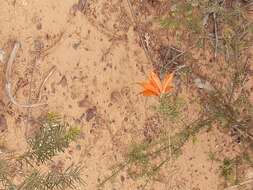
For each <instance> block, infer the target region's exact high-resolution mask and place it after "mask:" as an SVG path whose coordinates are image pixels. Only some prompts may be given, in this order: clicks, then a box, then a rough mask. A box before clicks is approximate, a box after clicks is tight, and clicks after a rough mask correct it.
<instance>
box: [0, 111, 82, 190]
mask: <svg viewBox="0 0 253 190" xmlns="http://www.w3.org/2000/svg"><path fill="white" fill-rule="evenodd" d="M79 134H80V130H79V129H78V128H72V127H68V126H67V124H63V123H61V120H60V117H59V116H58V115H57V114H54V113H49V114H48V115H47V116H46V117H45V118H43V119H42V121H41V126H40V128H39V129H38V131H36V132H35V134H34V136H33V137H31V138H30V139H29V140H28V144H29V145H30V150H29V151H27V152H26V153H24V154H23V155H21V156H18V157H11V158H9V159H8V160H7V159H0V187H1V185H2V186H3V187H5V189H8V190H56V189H57V190H59V189H62V190H65V189H66V188H71V189H76V186H77V184H80V185H83V184H84V182H83V180H82V179H81V170H82V166H81V165H80V164H77V165H71V166H70V167H68V168H67V169H65V170H63V171H62V170H60V169H59V170H50V171H49V172H45V173H42V172H41V171H39V169H37V167H36V165H35V164H34V163H36V164H37V165H40V164H42V163H45V162H46V161H48V160H51V159H52V158H53V156H56V155H58V154H59V153H61V152H64V150H65V149H66V148H67V147H68V146H69V144H70V143H71V142H72V141H73V140H75V139H76V138H77V137H78V135H79ZM16 162H18V163H21V167H19V166H18V165H16V164H14V163H16ZM23 162H25V163H27V164H28V166H32V171H30V169H31V168H30V167H26V170H25V172H28V173H30V174H28V175H27V173H25V174H24V175H22V176H20V177H21V179H22V181H23V182H22V183H21V184H14V183H13V182H12V181H13V179H12V176H16V175H19V174H18V173H16V172H14V173H15V174H14V173H11V171H12V170H11V169H12V168H13V169H14V168H15V170H13V171H16V169H17V168H18V169H19V170H20V171H21V173H22V172H23V169H24V168H23V167H22V166H23ZM23 173H24V172H23ZM13 174H14V175H13Z"/></svg>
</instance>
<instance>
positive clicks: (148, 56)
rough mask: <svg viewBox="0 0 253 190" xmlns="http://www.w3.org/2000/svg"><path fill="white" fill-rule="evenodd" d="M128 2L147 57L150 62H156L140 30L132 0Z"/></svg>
mask: <svg viewBox="0 0 253 190" xmlns="http://www.w3.org/2000/svg"><path fill="white" fill-rule="evenodd" d="M127 4H128V7H129V9H130V12H131V15H132V18H133V20H134V25H135V26H136V28H137V34H138V37H139V39H140V41H141V46H142V48H143V49H144V52H145V54H146V57H147V58H148V60H149V62H150V63H151V64H154V60H153V59H152V57H151V55H150V52H149V51H148V49H147V47H146V46H145V43H144V40H143V38H142V35H141V34H140V31H139V28H138V22H137V18H136V14H135V12H134V9H133V6H132V3H131V2H130V0H127Z"/></svg>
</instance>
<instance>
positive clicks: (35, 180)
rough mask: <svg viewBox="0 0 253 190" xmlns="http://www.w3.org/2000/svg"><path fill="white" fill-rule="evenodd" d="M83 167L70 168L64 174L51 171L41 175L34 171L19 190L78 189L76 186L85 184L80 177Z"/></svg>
mask: <svg viewBox="0 0 253 190" xmlns="http://www.w3.org/2000/svg"><path fill="white" fill-rule="evenodd" d="M81 170H82V167H81V166H80V165H77V166H73V165H72V166H70V167H69V168H67V169H66V170H64V171H63V172H59V171H50V172H48V173H46V174H41V172H39V171H38V170H34V171H33V172H32V173H31V174H30V175H28V176H26V178H25V180H24V181H23V183H22V184H21V185H20V186H19V188H18V189H19V190H54V189H57V190H58V189H62V190H65V189H66V188H71V189H76V184H84V182H83V180H82V179H81V177H80V173H81Z"/></svg>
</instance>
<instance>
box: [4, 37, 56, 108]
mask: <svg viewBox="0 0 253 190" xmlns="http://www.w3.org/2000/svg"><path fill="white" fill-rule="evenodd" d="M20 46H21V45H20V43H19V42H16V43H15V45H14V48H13V50H12V52H11V55H10V58H9V60H8V62H7V68H6V73H5V78H6V84H5V88H6V92H7V95H8V97H9V99H10V101H11V102H12V103H13V104H14V105H16V106H19V107H22V108H34V107H39V106H43V105H45V103H34V104H30V103H27V104H25V103H19V102H18V101H17V100H16V99H15V98H14V96H13V94H12V91H11V89H12V85H11V72H12V66H13V62H14V60H15V58H16V55H17V52H18V49H19V48H20ZM54 70H55V67H53V68H52V69H51V71H50V72H49V74H48V75H47V76H46V78H45V79H44V81H43V82H42V84H41V86H40V90H39V92H38V97H39V98H38V101H37V102H39V101H40V92H41V89H42V88H43V86H44V85H45V83H46V81H47V80H48V78H49V77H50V76H51V75H52V73H53V71H54Z"/></svg>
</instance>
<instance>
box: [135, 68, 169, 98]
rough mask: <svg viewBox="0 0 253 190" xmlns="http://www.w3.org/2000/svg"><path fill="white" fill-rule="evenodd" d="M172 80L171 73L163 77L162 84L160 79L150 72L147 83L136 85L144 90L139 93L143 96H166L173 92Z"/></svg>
mask: <svg viewBox="0 0 253 190" xmlns="http://www.w3.org/2000/svg"><path fill="white" fill-rule="evenodd" d="M172 80H173V73H170V74H167V75H165V77H164V79H163V82H161V80H160V78H159V77H158V76H157V75H156V74H155V72H153V71H152V72H151V73H150V75H149V79H148V81H146V82H140V83H138V84H140V85H141V86H142V87H143V88H144V90H143V91H142V92H141V93H142V94H143V96H161V94H166V93H168V92H171V91H172V90H173V85H172Z"/></svg>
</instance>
